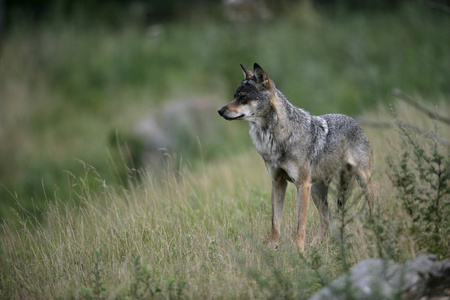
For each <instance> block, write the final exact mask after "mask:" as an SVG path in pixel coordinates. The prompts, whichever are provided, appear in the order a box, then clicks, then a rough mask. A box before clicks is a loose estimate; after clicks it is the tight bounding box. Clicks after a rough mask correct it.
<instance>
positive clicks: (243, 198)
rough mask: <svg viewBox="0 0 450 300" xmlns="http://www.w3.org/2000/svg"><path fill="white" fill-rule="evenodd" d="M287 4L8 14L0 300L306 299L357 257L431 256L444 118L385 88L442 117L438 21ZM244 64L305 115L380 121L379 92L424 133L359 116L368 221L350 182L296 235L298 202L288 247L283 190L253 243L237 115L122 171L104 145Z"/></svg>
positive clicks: (446, 26) (440, 232) (442, 22)
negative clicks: (149, 162)
mask: <svg viewBox="0 0 450 300" xmlns="http://www.w3.org/2000/svg"><path fill="white" fill-rule="evenodd" d="M299 16H300V17H299ZM305 16H306V15H305V12H302V11H299V8H297V7H295V8H293V9H292V10H291V13H289V14H287V15H285V16H283V17H275V18H274V19H272V20H269V21H264V22H256V21H255V22H249V23H231V22H225V21H217V20H205V19H200V20H196V21H192V20H191V21H189V22H187V23H169V24H161V25H158V27H151V28H141V27H139V26H133V25H130V26H125V27H123V28H115V29H111V28H106V27H105V28H103V27H101V26H100V27H95V28H90V27H89V28H86V27H84V26H82V25H80V24H63V25H61V24H59V25H58V24H56V25H55V24H48V25H41V27H39V28H38V30H35V29H33V28H26V27H21V26H16V27H15V28H14V30H13V31H12V32H11V33H10V34H9V35H8V36H7V39H6V41H5V44H4V48H3V50H2V57H1V60H0V99H1V101H0V143H1V144H2V147H0V184H1V192H0V197H1V203H0V217H2V221H1V223H0V225H1V227H0V228H1V229H0V240H1V243H0V298H5V299H10V298H12V299H14V298H16V299H17V298H24V299H27V298H37V299H49V298H63V299H65V298H75V299H113V298H118V299H119V298H120V299H141V298H146V299H152V298H157V299H159V298H161V299H178V298H186V299H199V298H205V299H211V298H226V299H229V298H242V299H266V298H267V299H274V298H277V299H280V298H286V299H307V298H308V297H309V296H311V295H312V294H313V293H314V292H315V291H317V290H318V289H319V288H320V287H322V286H323V285H325V284H327V283H328V282H329V281H331V280H332V279H334V278H335V277H337V276H338V275H340V274H342V273H343V272H345V271H346V270H347V269H348V268H349V267H350V266H352V265H353V264H354V263H356V262H358V261H360V260H362V259H365V258H369V257H377V256H381V257H388V258H392V259H395V260H397V261H402V260H404V259H406V258H408V257H414V256H416V255H417V254H419V253H425V252H427V253H428V252H433V253H437V254H438V255H439V257H440V258H448V257H449V256H450V254H449V252H448V249H450V243H449V239H448V236H450V224H449V223H448V221H447V220H446V219H445V218H442V217H441V216H442V214H444V216H445V214H447V215H448V213H450V212H449V207H450V205H449V194H450V191H449V186H450V184H449V183H448V182H449V180H450V179H449V178H450V175H448V168H449V165H448V163H449V162H448V157H449V148H448V146H445V145H440V144H439V143H437V144H436V143H435V141H436V140H438V139H436V138H435V135H436V134H437V136H438V138H442V139H446V140H447V141H448V140H450V130H449V127H448V126H446V125H440V128H439V129H438V133H435V134H434V133H432V132H434V130H435V129H434V127H435V126H434V124H435V122H433V121H432V120H431V119H430V118H428V117H426V116H425V115H424V114H423V113H421V112H418V111H417V110H415V109H413V108H411V107H410V106H408V105H406V104H405V103H403V102H398V100H397V99H395V98H394V97H393V96H392V94H391V90H392V88H395V87H397V88H401V89H402V90H403V91H404V92H405V93H407V94H409V95H411V96H412V97H413V98H414V99H417V100H418V101H420V102H421V103H423V104H424V105H426V106H428V107H430V108H431V109H434V107H436V110H437V112H439V113H440V114H442V115H443V116H445V115H446V113H445V112H448V111H449V110H450V105H449V100H448V99H449V94H450V85H449V84H448V78H450V43H449V42H448V41H449V38H448V37H449V36H450V20H449V19H448V17H447V16H446V15H440V14H439V13H436V12H434V11H431V10H424V9H423V7H418V6H414V5H406V6H404V7H402V8H400V9H399V10H397V11H395V12H392V13H389V12H375V13H368V12H365V13H362V12H352V13H349V12H339V13H338V12H335V13H331V12H325V13H321V12H317V11H309V12H308V14H307V16H308V17H305ZM206 25H207V26H206ZM180 49H181V50H180ZM255 61H256V62H258V63H260V64H261V66H263V68H265V70H266V71H267V72H268V73H269V75H270V76H271V77H272V78H273V79H274V80H275V82H276V84H277V87H278V88H279V89H281V90H282V91H283V92H284V93H285V95H286V96H287V98H288V99H290V100H291V101H292V102H293V103H294V104H296V105H298V106H301V107H304V108H306V109H307V110H309V111H311V112H312V113H314V114H324V113H330V112H333V113H346V114H350V115H357V114H360V115H363V116H364V117H365V118H367V119H371V120H377V121H388V122H395V120H396V119H395V117H394V115H393V114H392V113H391V111H390V108H389V103H393V111H394V112H395V113H396V114H397V115H398V117H397V120H403V122H406V123H407V124H413V125H414V126H417V127H419V128H422V129H423V130H425V131H426V132H428V133H429V132H431V133H429V134H428V136H431V138H430V137H428V138H427V137H424V136H423V134H414V133H411V139H408V133H405V132H402V130H401V128H403V127H401V126H400V127H396V128H397V129H386V128H384V129H379V128H372V127H364V131H365V132H366V133H367V135H368V137H369V140H370V142H371V145H372V149H373V162H374V163H373V164H374V170H373V177H374V182H375V186H376V190H377V195H378V210H377V213H376V217H375V219H374V220H372V222H368V219H367V215H366V213H365V210H364V207H365V205H364V201H363V199H362V198H361V192H360V189H359V188H356V189H355V190H354V193H353V194H352V195H351V196H350V197H349V198H348V199H347V201H348V205H347V207H348V210H343V212H342V213H341V214H338V213H336V210H335V205H334V203H333V201H331V202H332V204H331V208H332V211H333V212H334V215H333V220H334V221H333V226H332V230H331V232H330V234H329V236H328V238H327V239H326V240H325V241H323V242H322V243H320V244H318V245H310V242H311V241H312V238H313V237H314V235H315V233H316V232H317V231H318V225H319V224H318V223H319V220H318V214H317V210H316V209H315V207H314V206H313V205H310V208H311V209H310V212H309V215H308V227H307V246H306V252H305V255H304V256H302V255H299V254H298V252H297V250H296V248H295V245H294V243H293V233H294V227H295V226H294V220H295V218H296V203H295V201H294V199H295V191H294V189H293V188H292V187H289V189H288V192H287V201H286V205H285V213H284V216H283V226H282V235H283V236H282V245H281V248H280V249H279V251H277V252H272V251H270V250H269V249H268V248H267V246H266V245H265V242H266V239H267V238H268V233H269V228H270V219H271V204H270V179H269V176H268V175H267V172H266V170H265V168H264V163H263V161H262V159H261V158H260V157H259V156H258V154H257V153H256V151H255V150H254V149H252V148H251V142H250V138H249V137H248V134H247V125H246V124H245V123H244V122H233V123H228V122H227V123H225V122H224V121H223V120H222V119H221V118H220V117H219V116H217V118H216V120H214V121H212V122H218V124H220V125H219V129H218V130H219V131H220V132H218V134H220V135H223V136H227V137H230V139H227V140H223V141H219V142H218V143H217V144H216V145H215V147H212V148H208V149H207V150H205V149H199V150H197V151H196V150H192V153H181V154H180V153H173V154H172V157H173V165H168V166H167V168H166V169H167V170H162V171H161V170H151V169H147V170H145V171H142V172H141V176H139V179H135V178H134V177H131V176H128V177H127V174H128V173H127V170H128V168H129V166H127V165H126V164H127V159H126V158H123V155H121V153H119V151H117V149H116V148H115V147H114V146H113V145H111V144H110V141H109V137H110V136H111V133H115V132H120V133H122V132H127V131H130V130H131V128H133V126H135V124H136V121H137V120H139V119H141V118H144V117H146V116H147V114H148V113H150V112H155V111H157V110H158V107H160V106H161V105H163V103H165V101H167V100H170V99H174V98H181V99H185V98H188V97H194V98H196V97H203V98H205V97H206V98H210V99H215V100H211V101H216V102H217V108H219V107H220V106H221V104H224V103H227V102H228V101H229V100H230V97H231V96H232V94H233V92H234V89H235V87H236V85H237V84H239V82H240V80H241V79H242V72H241V70H240V68H239V63H244V64H245V65H247V66H251V65H252V64H253V62H255ZM199 95H201V96H199ZM5 99H6V100H5ZM221 99H222V100H221ZM211 114H217V113H216V111H215V110H214V111H211ZM447 115H448V113H447ZM408 132H409V131H408ZM199 139H200V145H201V144H202V142H203V141H202V140H201V139H202V136H199ZM415 141H417V144H414V143H415ZM195 142H196V143H197V142H198V141H197V140H196V141H195ZM435 145H439V147H434V146H435ZM199 147H200V148H201V146H199ZM421 149H423V152H421ZM202 151H203V152H202ZM204 151H210V152H211V153H204ZM406 152H407V153H409V154H407V155H406V156H405V155H404V154H403V153H406ZM408 155H409V156H408ZM425 155H428V156H427V157H429V158H430V159H428V158H427V157H425ZM439 155H441V156H442V157H443V158H442V159H441V160H439ZM125 156H126V155H125ZM180 156H182V157H183V159H179V158H180ZM405 157H406V158H405ZM424 157H425V158H424ZM433 170H437V171H438V173H439V174H441V175H442V174H443V176H444V177H442V178H441V179H440V181H439V182H437V181H436V180H437V179H435V177H436V174H435V173H433V172H432V171H433ZM427 172H428V173H427ZM409 174H412V175H409ZM424 174H426V175H424ZM445 174H447V175H445ZM396 176H397V177H396ZM445 176H447V177H446V178H445ZM402 178H403V179H404V180H403V181H402ZM397 179H398V180H397ZM427 179H430V180H432V182H431V184H430V183H429V182H427ZM405 180H406V181H405ZM405 182H406V185H403V186H402V184H405ZM438 183H439V184H438ZM415 186H417V189H415V190H414V189H412V188H411V187H415ZM436 186H439V187H440V188H441V189H436ZM436 190H438V191H440V192H439V193H440V194H439V193H437V194H436ZM436 195H437V196H436ZM435 198H436V199H437V200H438V201H437V204H436V205H430V203H431V201H429V202H428V201H426V199H435ZM330 199H334V193H333V191H332V192H331V195H330ZM439 201H441V202H439ZM431 204H432V203H431ZM411 210H412V211H414V212H415V211H417V212H420V214H421V215H420V216H425V217H426V218H425V219H424V218H423V217H420V216H417V215H415V214H411V212H410V211H411ZM353 216H355V218H353V219H352V217H353ZM434 216H438V218H436V217H434ZM350 219H351V220H352V221H351V222H349V223H347V221H349V220H350ZM429 226H431V227H429ZM433 226H434V227H433ZM421 229H422V230H421ZM425 229H426V230H425ZM428 229H429V230H428Z"/></svg>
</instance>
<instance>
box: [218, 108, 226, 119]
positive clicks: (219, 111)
mask: <svg viewBox="0 0 450 300" xmlns="http://www.w3.org/2000/svg"><path fill="white" fill-rule="evenodd" d="M217 112H218V113H219V115H220V116H222V117H223V114H224V113H225V109H223V107H222V108H221V109H219V110H218V111H217Z"/></svg>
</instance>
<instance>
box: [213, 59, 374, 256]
mask: <svg viewBox="0 0 450 300" xmlns="http://www.w3.org/2000/svg"><path fill="white" fill-rule="evenodd" d="M241 68H242V70H243V71H244V76H245V78H244V80H243V81H242V83H241V85H240V86H239V87H238V88H237V89H236V92H235V94H234V99H233V101H231V102H230V103H228V104H227V105H225V106H224V107H222V108H221V109H219V111H218V113H219V115H220V116H222V117H223V118H224V119H226V120H230V121H231V120H246V121H248V122H249V134H250V137H251V139H252V142H253V145H254V146H255V148H256V150H257V151H258V153H259V154H260V155H261V156H262V158H263V159H264V162H265V165H266V168H267V171H268V173H269V175H270V178H271V180H272V197H271V200H272V229H271V232H270V236H269V245H270V246H271V247H273V248H275V249H277V248H278V246H279V240H280V226H281V217H282V212H283V205H284V200H285V194H286V187H287V183H288V182H291V183H293V184H294V185H295V187H296V189H297V200H298V217H297V224H296V234H295V242H296V244H297V245H298V248H299V251H300V252H304V249H305V236H306V216H307V212H308V205H309V195H310V193H311V195H312V198H313V202H314V204H315V205H316V207H317V209H318V211H319V216H320V227H319V233H318V234H317V235H316V237H315V238H314V240H313V243H316V242H317V241H318V240H320V239H322V238H323V237H324V236H325V235H326V232H327V231H328V227H329V223H330V212H329V208H328V200H327V195H328V187H329V184H330V182H331V179H332V178H333V176H334V174H338V176H339V184H338V188H337V204H338V207H342V205H343V201H344V200H345V199H344V198H345V195H346V193H347V190H348V188H349V184H350V181H351V179H352V178H353V177H354V176H356V179H357V181H358V183H359V185H360V186H361V188H362V189H363V191H364V195H365V198H366V200H367V202H368V204H369V210H370V213H372V211H373V208H374V201H375V189H374V185H373V182H372V179H371V171H370V169H371V158H370V156H371V151H370V145H369V140H368V139H367V137H366V136H365V134H364V132H363V130H362V129H361V127H360V126H359V124H358V123H357V122H356V121H355V120H354V119H352V118H351V117H348V116H345V115H341V114H327V115H322V116H313V115H311V114H310V113H309V112H307V111H306V110H303V109H301V108H298V107H295V106H294V105H292V104H291V103H290V102H289V101H288V100H287V99H286V97H285V96H284V95H283V94H282V93H281V92H280V91H279V90H278V89H277V88H276V87H275V84H274V82H273V81H272V80H271V79H270V78H269V76H268V75H267V74H266V72H265V71H264V70H263V69H262V68H261V67H260V66H259V65H258V64H257V63H255V64H254V67H253V72H252V71H250V70H248V69H247V68H245V67H244V66H243V65H242V64H241Z"/></svg>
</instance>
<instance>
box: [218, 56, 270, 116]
mask: <svg viewBox="0 0 450 300" xmlns="http://www.w3.org/2000/svg"><path fill="white" fill-rule="evenodd" d="M241 68H242V70H243V71H244V76H245V79H244V80H243V81H242V83H241V85H240V86H239V87H238V88H237V89H236V92H235V93H234V99H233V101H231V102H230V103H228V104H227V105H225V106H224V107H222V108H221V109H219V111H218V112H219V115H221V116H222V117H223V118H224V119H226V120H247V121H256V120H257V119H259V118H261V116H263V115H264V114H265V113H266V110H267V109H268V108H269V107H270V99H271V98H272V97H273V94H274V88H275V87H274V85H273V83H272V81H271V80H270V78H269V76H267V74H266V72H264V70H263V69H262V68H261V67H260V66H259V65H258V64H257V63H255V64H254V66H253V72H252V71H250V70H248V69H246V68H245V67H244V66H243V65H242V64H241Z"/></svg>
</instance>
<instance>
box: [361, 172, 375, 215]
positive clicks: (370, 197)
mask: <svg viewBox="0 0 450 300" xmlns="http://www.w3.org/2000/svg"><path fill="white" fill-rule="evenodd" d="M356 180H357V181H358V183H359V186H361V188H362V189H363V191H364V196H365V197H366V201H367V203H368V204H369V212H370V214H372V212H373V209H374V205H375V197H376V196H375V187H374V185H373V182H372V176H371V175H370V172H369V170H368V169H367V168H363V167H359V168H358V169H357V170H356Z"/></svg>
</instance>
